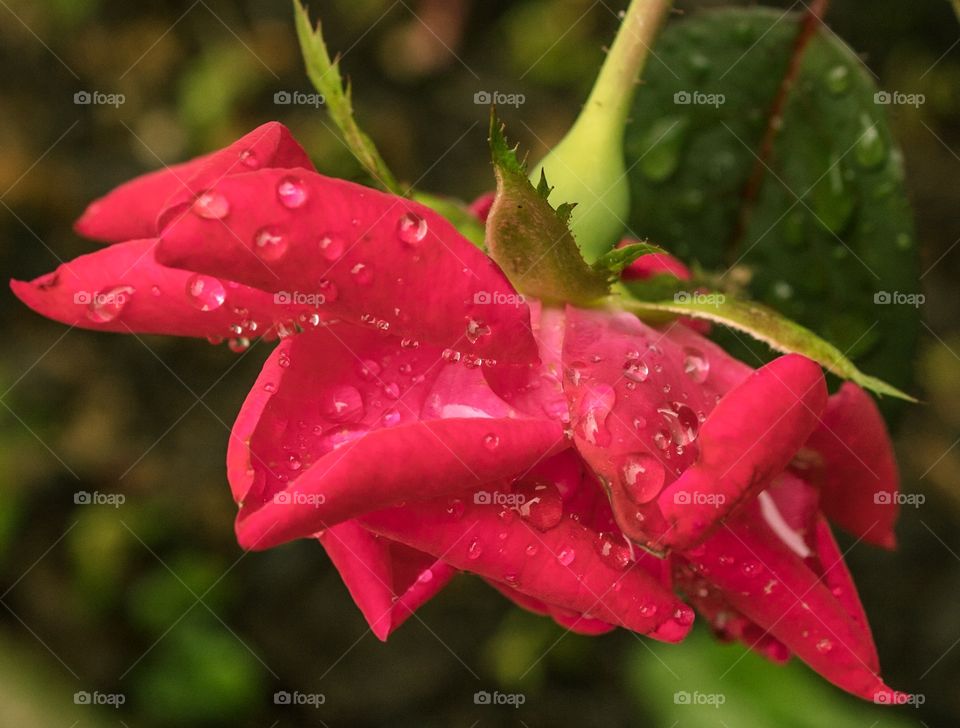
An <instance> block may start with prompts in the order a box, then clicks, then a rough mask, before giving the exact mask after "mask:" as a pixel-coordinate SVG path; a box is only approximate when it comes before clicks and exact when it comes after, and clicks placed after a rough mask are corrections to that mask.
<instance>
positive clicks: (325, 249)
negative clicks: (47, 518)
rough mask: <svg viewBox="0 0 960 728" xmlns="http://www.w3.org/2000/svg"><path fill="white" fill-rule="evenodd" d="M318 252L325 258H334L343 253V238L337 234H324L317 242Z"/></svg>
mask: <svg viewBox="0 0 960 728" xmlns="http://www.w3.org/2000/svg"><path fill="white" fill-rule="evenodd" d="M318 245H319V247H320V254H321V255H322V256H323V257H324V258H326V259H327V260H331V261H332V260H336V259H337V258H339V257H340V256H341V255H343V249H344V247H345V245H344V242H343V238H341V237H340V236H339V235H324V236H323V237H322V238H320V241H319V243H318Z"/></svg>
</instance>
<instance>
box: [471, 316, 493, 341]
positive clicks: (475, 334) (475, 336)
mask: <svg viewBox="0 0 960 728" xmlns="http://www.w3.org/2000/svg"><path fill="white" fill-rule="evenodd" d="M489 335H490V327H489V326H487V325H486V324H485V323H484V322H483V321H479V320H477V319H474V318H471V319H467V331H466V336H467V341H469V342H470V343H471V344H476V343H477V341H479V340H480V337H481V336H489Z"/></svg>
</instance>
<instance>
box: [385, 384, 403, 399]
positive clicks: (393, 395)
mask: <svg viewBox="0 0 960 728" xmlns="http://www.w3.org/2000/svg"><path fill="white" fill-rule="evenodd" d="M383 393H384V394H385V395H387V396H388V397H389V398H390V399H400V385H398V384H397V383H396V382H388V383H387V384H385V385H384V386H383Z"/></svg>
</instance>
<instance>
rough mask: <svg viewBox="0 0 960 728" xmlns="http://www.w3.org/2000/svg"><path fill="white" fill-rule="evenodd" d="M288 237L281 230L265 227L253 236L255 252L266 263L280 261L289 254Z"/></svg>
mask: <svg viewBox="0 0 960 728" xmlns="http://www.w3.org/2000/svg"><path fill="white" fill-rule="evenodd" d="M288 245H289V243H288V242H287V237H286V235H284V234H283V233H282V232H281V231H280V229H279V228H275V227H263V228H260V229H259V230H258V231H257V234H256V235H254V236H253V251H254V252H255V253H256V254H257V255H258V256H259V257H260V258H261V259H262V260H266V261H274V260H279V259H280V258H282V257H283V255H284V253H286V252H287V247H288Z"/></svg>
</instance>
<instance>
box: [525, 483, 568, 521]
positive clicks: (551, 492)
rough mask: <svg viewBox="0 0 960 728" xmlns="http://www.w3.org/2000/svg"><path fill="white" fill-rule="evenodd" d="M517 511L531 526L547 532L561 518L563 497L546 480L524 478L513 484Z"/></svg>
mask: <svg viewBox="0 0 960 728" xmlns="http://www.w3.org/2000/svg"><path fill="white" fill-rule="evenodd" d="M513 491H514V494H515V495H516V496H517V503H518V506H517V510H518V511H520V516H521V517H522V518H523V519H524V520H526V521H527V522H528V523H529V524H530V525H531V526H533V527H534V528H537V529H539V530H541V531H547V530H549V529H551V528H553V527H554V526H556V525H557V524H558V523H560V519H561V518H563V497H562V496H561V495H560V490H559V489H558V488H557V486H556V485H554V484H553V483H551V482H550V481H548V480H538V479H535V478H525V479H522V480H520V481H518V482H517V483H515V484H514V487H513Z"/></svg>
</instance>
